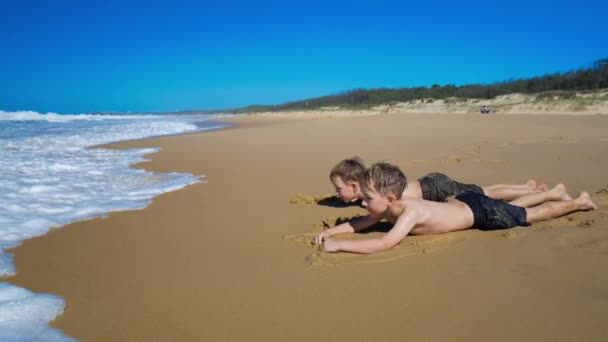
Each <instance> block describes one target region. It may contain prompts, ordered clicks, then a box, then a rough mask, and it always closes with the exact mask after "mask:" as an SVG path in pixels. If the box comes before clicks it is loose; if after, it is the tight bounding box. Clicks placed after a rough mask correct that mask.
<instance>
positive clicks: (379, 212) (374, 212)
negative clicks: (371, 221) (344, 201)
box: [361, 187, 389, 217]
mask: <svg viewBox="0 0 608 342" xmlns="http://www.w3.org/2000/svg"><path fill="white" fill-rule="evenodd" d="M361 193H362V194H363V202H362V205H363V207H364V208H365V209H367V211H368V212H369V215H370V216H371V217H382V216H383V215H384V213H385V212H386V211H387V210H388V207H389V200H388V199H387V198H386V197H384V196H382V194H380V193H378V192H376V190H375V189H373V187H371V188H368V187H362V188H361Z"/></svg>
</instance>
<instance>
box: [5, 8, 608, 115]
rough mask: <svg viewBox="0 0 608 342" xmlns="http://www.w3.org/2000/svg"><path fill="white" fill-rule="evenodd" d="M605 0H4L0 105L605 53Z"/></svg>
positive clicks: (229, 92)
mask: <svg viewBox="0 0 608 342" xmlns="http://www.w3.org/2000/svg"><path fill="white" fill-rule="evenodd" d="M606 13H608V1H605V0H604V1H589V0H580V1H561V0H554V1H536V2H534V1H522V0H514V1H508V2H504V1H503V2H497V3H494V2H492V1H487V0H486V1H443V0H436V1H416V2H412V3H409V2H408V1H382V0H374V1H357V0H350V1H330V0H328V1H316V0H311V1H293V2H291V1H231V0H223V1H219V0H217V1H213V2H207V1H187V2H186V1H163V2H159V1H126V0H125V1H84V0H75V1H44V0H40V1H29V0H12V1H11V0H0V110H5V111H15V110H35V111H39V112H43V113H45V112H59V113H83V112H90V111H174V110H183V109H204V108H207V109H217V108H234V107H241V106H246V105H250V104H278V103H283V102H287V101H292V100H299V99H304V98H309V97H317V96H322V95H328V94H334V93H338V92H342V91H346V90H349V89H354V88H376V87H405V86H407V87H412V86H420V85H422V86H430V85H432V84H435V83H437V84H441V85H444V84H448V83H454V84H456V85H462V84H469V83H492V82H495V81H502V80H507V79H511V78H525V77H530V76H536V75H543V74H546V73H552V72H556V71H560V72H564V71H568V70H571V69H576V68H579V67H584V66H589V65H590V64H591V63H592V62H593V61H595V60H597V59H600V58H607V57H608V20H606Z"/></svg>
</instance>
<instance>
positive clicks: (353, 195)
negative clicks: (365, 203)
mask: <svg viewBox="0 0 608 342" xmlns="http://www.w3.org/2000/svg"><path fill="white" fill-rule="evenodd" d="M331 183H332V184H333V185H334V187H335V188H336V196H338V197H340V198H341V199H342V200H343V201H344V202H346V203H350V202H352V201H354V200H357V199H358V197H357V192H358V189H359V184H358V183H357V182H346V183H345V182H343V181H342V179H341V178H340V177H334V178H332V179H331Z"/></svg>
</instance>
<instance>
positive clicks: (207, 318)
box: [7, 112, 608, 341]
mask: <svg viewBox="0 0 608 342" xmlns="http://www.w3.org/2000/svg"><path fill="white" fill-rule="evenodd" d="M227 120H228V121H231V122H234V123H235V125H234V126H232V127H231V128H229V129H224V130H219V131H211V132H203V133H196V134H187V135H180V136H169V137H160V138H155V139H146V140H139V141H130V142H123V143H117V144H113V145H111V147H112V148H118V149H129V148H135V147H160V148H161V151H160V152H158V153H154V154H151V155H148V156H147V157H148V158H149V159H150V161H149V162H144V163H140V164H138V165H136V167H138V168H144V169H147V170H152V171H157V172H186V173H192V174H197V175H198V174H200V175H203V174H204V175H205V177H203V178H202V179H201V180H202V182H201V183H197V184H194V185H191V186H188V187H187V188H185V189H182V190H179V191H175V192H170V193H166V194H163V195H161V196H158V197H156V198H155V199H154V200H153V202H152V204H151V205H150V206H148V207H146V208H145V209H143V210H137V211H125V212H114V213H111V214H109V215H108V217H106V218H98V219H93V220H88V221H82V222H77V223H74V224H70V225H68V226H65V227H62V228H61V229H55V230H53V231H51V232H50V233H49V234H47V235H45V236H41V237H37V238H33V239H30V240H27V241H25V242H24V243H23V244H22V245H21V246H19V247H17V248H14V249H13V250H12V251H11V252H14V253H15V264H16V267H17V275H15V276H13V277H10V278H8V279H7V280H8V281H9V282H11V283H13V284H16V285H18V286H21V287H25V288H27V289H29V290H32V291H35V292H44V293H52V294H56V295H59V296H61V297H63V298H64V299H65V300H66V303H67V307H66V310H65V312H64V315H63V316H61V317H60V318H59V319H57V320H56V321H54V322H52V326H54V327H57V328H59V329H61V330H62V331H63V332H64V333H65V334H67V335H69V336H74V337H76V338H78V339H80V340H82V341H397V340H412V341H465V340H466V341H606V340H607V339H608V324H607V323H608V272H606V269H608V175H607V173H606V171H607V170H608V116H606V115H559V114H521V115H510V114H505V115H487V116H484V115H479V114H413V113H390V112H389V113H385V114H378V115H369V116H366V115H356V116H349V115H332V114H331V113H329V114H328V113H317V114H311V115H297V116H295V117H290V116H289V115H251V116H242V117H235V118H231V119H227ZM354 155H358V156H360V157H362V158H363V159H364V160H365V161H366V162H367V163H371V162H375V161H380V160H383V161H388V162H391V163H395V164H397V165H399V166H400V167H401V168H402V169H403V170H404V171H405V173H406V175H407V176H408V178H412V179H414V178H418V177H420V176H423V175H424V174H426V173H428V172H433V171H438V172H444V173H446V174H448V175H450V176H451V177H452V178H454V179H457V180H460V181H464V182H468V183H477V184H480V185H488V184H494V183H518V184H519V183H524V182H525V181H526V180H528V179H529V178H534V179H536V180H537V181H539V182H544V183H546V184H547V185H549V186H552V185H555V184H557V183H560V182H562V183H564V184H566V186H567V187H568V191H569V193H570V194H572V195H578V193H579V192H580V191H583V190H584V191H587V192H589V193H590V194H591V195H592V198H593V200H594V201H595V203H596V204H597V205H598V206H599V210H597V211H593V212H580V213H575V214H571V215H567V216H565V217H561V218H558V219H553V220H549V221H545V222H541V223H537V224H534V225H532V226H531V227H518V228H513V229H509V230H504V231H493V232H482V231H479V230H466V231H462V232H457V233H449V234H443V235H434V236H416V237H407V238H406V239H405V240H404V241H403V242H402V243H401V244H400V245H398V246H397V247H396V248H395V249H393V250H391V251H388V252H385V253H379V254H376V255H369V256H366V255H353V254H346V253H338V254H327V253H322V252H319V251H318V250H317V249H315V248H314V247H313V246H311V245H310V238H311V237H312V236H313V235H314V233H315V232H318V231H319V230H320V229H322V228H323V222H324V221H325V222H326V223H327V224H330V225H331V224H332V223H333V222H335V220H336V218H339V217H343V218H349V217H352V216H353V215H357V214H363V213H365V211H364V210H363V209H361V208H359V207H352V206H351V207H335V206H333V205H332V204H331V203H329V204H317V203H315V202H314V201H306V200H302V199H303V198H304V199H306V198H308V197H309V196H313V195H324V194H327V193H331V192H332V191H333V187H332V186H331V184H330V182H329V180H328V174H329V171H330V169H331V167H332V166H333V165H334V164H335V163H337V162H338V161H340V160H341V159H344V158H346V157H351V156H354ZM298 196H299V197H298ZM378 234H382V232H372V233H369V234H363V236H356V237H354V236H350V237H345V238H369V237H372V236H376V235H378Z"/></svg>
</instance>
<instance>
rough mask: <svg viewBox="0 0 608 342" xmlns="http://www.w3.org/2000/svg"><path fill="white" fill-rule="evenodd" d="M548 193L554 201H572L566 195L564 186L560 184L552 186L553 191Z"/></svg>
mask: <svg viewBox="0 0 608 342" xmlns="http://www.w3.org/2000/svg"><path fill="white" fill-rule="evenodd" d="M549 192H550V193H551V194H552V198H555V200H560V201H570V200H571V199H572V197H570V195H568V193H567V192H566V186H565V185H564V184H561V183H560V184H557V185H556V186H554V187H553V189H551V190H549Z"/></svg>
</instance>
